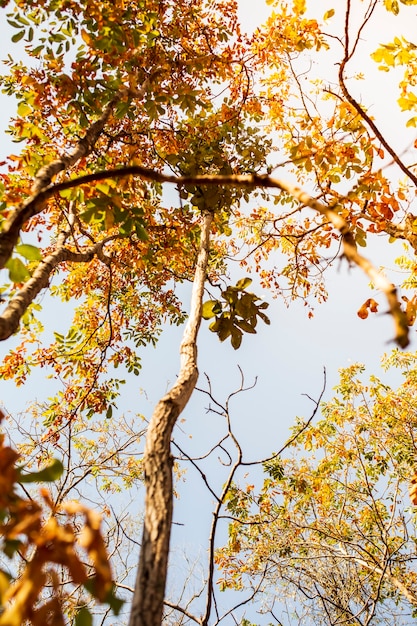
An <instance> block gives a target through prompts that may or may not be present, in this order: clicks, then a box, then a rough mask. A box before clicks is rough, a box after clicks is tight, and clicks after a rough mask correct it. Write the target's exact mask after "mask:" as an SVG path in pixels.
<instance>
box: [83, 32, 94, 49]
mask: <svg viewBox="0 0 417 626" xmlns="http://www.w3.org/2000/svg"><path fill="white" fill-rule="evenodd" d="M81 37H82V38H83V41H84V42H85V43H86V44H87V46H90V45H91V41H92V40H91V37H90V35H89V34H88V33H87V31H85V30H84V29H82V30H81Z"/></svg>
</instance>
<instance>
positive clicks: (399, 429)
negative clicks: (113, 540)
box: [217, 351, 417, 624]
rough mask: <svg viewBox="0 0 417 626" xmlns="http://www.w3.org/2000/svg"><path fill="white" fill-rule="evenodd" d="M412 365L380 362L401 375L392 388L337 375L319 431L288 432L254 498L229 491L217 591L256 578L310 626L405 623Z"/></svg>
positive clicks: (307, 427)
mask: <svg viewBox="0 0 417 626" xmlns="http://www.w3.org/2000/svg"><path fill="white" fill-rule="evenodd" d="M415 359H416V356H415V354H413V353H400V352H399V351H394V353H393V354H392V355H390V356H389V357H387V358H386V359H385V363H384V366H385V368H386V369H389V368H393V367H396V368H401V370H402V373H403V375H404V381H403V383H402V384H401V385H400V386H399V387H398V388H397V389H392V388H391V387H389V386H388V385H386V384H384V383H383V382H382V381H381V380H379V379H378V378H376V377H375V376H371V377H370V380H369V382H366V383H365V382H363V381H362V380H361V378H360V375H361V374H362V373H363V370H364V368H363V366H361V365H352V366H351V367H349V368H347V369H344V370H341V372H340V384H339V385H338V387H337V388H336V392H337V395H336V396H335V397H334V398H333V399H332V400H331V401H329V402H325V403H323V406H322V418H321V420H320V421H318V422H317V423H315V424H314V423H312V422H311V421H310V423H304V424H303V432H300V426H301V425H300V424H299V425H297V426H296V427H295V428H296V429H297V433H298V435H297V438H296V439H293V441H292V443H291V444H290V445H292V446H293V448H294V449H293V453H292V454H291V455H290V456H287V458H283V457H282V456H280V457H277V456H275V457H272V458H271V459H269V460H268V461H266V462H265V463H264V467H265V470H266V472H267V474H268V477H267V478H266V479H265V481H264V485H263V488H262V489H261V490H260V492H259V493H255V491H254V489H252V490H251V491H247V490H246V491H245V490H243V489H239V488H238V487H237V485H235V486H234V487H233V488H232V489H231V491H230V493H229V502H228V508H229V511H230V514H231V515H232V517H233V518H234V520H233V522H232V523H231V527H230V530H229V533H230V540H229V544H228V546H227V547H225V548H224V549H223V550H221V551H219V552H218V554H217V559H218V561H219V562H220V563H221V564H222V567H223V569H224V575H225V578H224V583H223V584H225V585H238V586H244V585H245V580H248V579H249V580H250V581H251V584H253V580H254V579H255V578H256V577H258V576H262V580H263V583H264V589H266V588H267V587H270V588H271V589H274V596H275V595H276V594H277V591H276V588H277V587H278V589H280V591H279V595H281V594H283V595H284V597H287V598H289V599H290V602H291V603H292V602H294V601H295V603H296V605H298V606H299V607H300V605H301V606H303V607H304V608H305V611H306V614H307V615H309V616H310V619H312V620H313V621H314V623H315V624H342V623H348V624H385V623H390V624H392V623H398V624H401V623H406V622H404V621H403V620H404V619H407V618H408V620H409V619H410V618H411V617H414V616H415V610H416V606H417V593H416V569H415V543H416V516H415V510H414V509H413V507H410V506H409V502H408V494H407V491H408V488H409V486H410V484H411V483H412V482H414V480H413V475H414V474H415V451H416V447H415V415H416V411H415V383H416V380H415ZM287 450H288V449H287ZM413 500H414V498H413ZM271 597H273V596H272V594H271ZM271 602H272V604H273V601H271ZM407 623H409V621H407Z"/></svg>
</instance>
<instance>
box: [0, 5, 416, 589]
mask: <svg viewBox="0 0 417 626" xmlns="http://www.w3.org/2000/svg"><path fill="white" fill-rule="evenodd" d="M333 4H334V5H338V4H339V3H336V2H334V3H333ZM340 4H342V3H340ZM361 4H362V3H361ZM318 5H319V6H320V14H321V15H323V14H324V13H325V12H326V11H327V10H328V9H329V8H331V7H332V3H331V2H327V1H320V2H318ZM335 8H336V15H335V18H334V20H335V23H336V24H337V20H341V19H342V13H341V12H340V14H339V12H338V6H336V7H335ZM239 11H240V15H241V19H242V23H243V25H244V26H245V27H246V28H247V29H248V30H251V29H253V28H254V26H255V24H257V23H261V22H262V21H263V19H265V18H266V17H267V16H268V14H269V12H270V7H268V6H266V4H264V3H263V2H262V1H261V0H239ZM410 13H411V14H412V16H413V18H415V17H416V14H417V10H415V9H412V11H411V12H410V11H408V12H407V14H406V13H405V11H404V17H402V16H401V15H400V16H399V17H398V18H393V16H390V15H388V14H386V13H384V12H381V14H380V15H381V17H380V19H379V21H378V29H377V30H375V28H372V27H371V30H370V31H365V33H364V35H363V38H364V41H363V49H365V44H366V46H367V48H368V49H369V42H372V44H375V45H374V47H376V46H377V45H378V43H380V42H381V41H383V40H386V39H387V38H388V39H389V38H390V37H391V33H390V31H391V30H392V28H391V27H392V26H393V25H394V27H395V30H396V32H400V33H401V34H404V36H406V37H410V38H412V37H413V34H414V30H415V28H414V27H415V23H416V22H415V21H414V22H413V21H412V20H410ZM2 20H4V15H0V35H2V37H3V35H4V34H5V33H7V28H6V27H5V23H4V21H2ZM394 20H396V21H395V23H394ZM3 56H4V53H3ZM323 68H325V70H324V71H328V73H329V74H328V75H329V80H330V79H331V77H332V76H333V75H334V72H335V71H336V69H337V68H335V61H334V58H331V57H330V56H329V55H327V57H326V56H325V55H318V56H317V55H315V56H314V60H313V70H312V72H313V73H314V72H317V73H318V74H319V73H320V74H323ZM359 69H360V70H361V71H365V72H366V74H367V78H366V80H364V81H362V83H361V84H360V86H359V87H358V89H359V90H360V91H359V92H358V97H360V98H363V100H364V101H365V102H366V103H367V105H368V106H369V107H370V111H371V112H372V114H373V115H374V116H375V118H376V119H377V120H382V123H383V130H384V133H385V134H386V135H387V137H388V138H389V140H391V141H392V142H393V145H394V146H395V147H397V148H398V149H400V150H402V149H408V147H409V146H408V145H407V141H408V140H409V134H408V135H407V139H405V132H404V133H403V129H404V128H405V127H404V124H405V121H406V118H405V117H404V115H402V114H401V113H399V112H398V108H397V106H396V104H395V95H394V94H392V93H391V91H390V90H391V89H392V80H393V79H392V76H390V75H386V74H384V73H382V72H378V71H377V70H376V69H375V68H374V66H373V65H372V63H371V62H370V60H369V58H368V57H367V56H362V51H361V50H360V51H359V54H358V61H357V62H355V63H352V71H358V70H359ZM0 108H1V111H2V115H1V117H0V132H1V131H2V130H3V129H4V127H5V124H6V120H7V117H8V116H9V115H11V114H12V113H13V110H12V107H10V103H9V102H7V99H5V97H4V96H2V97H1V99H0ZM1 136H2V140H1V142H0V161H1V160H2V159H3V157H4V156H5V155H6V154H7V153H8V151H9V150H10V142H9V141H8V140H7V139H6V140H5V139H4V135H3V134H2V135H1ZM16 149H17V148H16V146H15V145H13V150H16ZM401 250H402V248H401V244H398V243H397V244H393V245H392V246H391V247H388V246H387V243H386V240H385V239H384V240H383V239H382V238H374V240H373V241H371V242H370V243H369V245H368V247H367V248H366V250H365V251H364V254H365V255H367V256H368V257H369V258H371V259H372V261H373V263H374V264H375V265H377V266H384V267H386V268H388V269H387V273H388V275H389V276H390V277H391V279H392V280H393V281H394V282H395V283H398V282H400V280H401V276H400V274H399V273H398V271H397V270H396V269H395V266H394V258H395V256H397V255H398V254H399V253H400V252H401ZM243 275H244V273H243V272H242V271H241V270H239V269H233V277H235V278H236V279H238V278H241V277H242V276H243ZM327 286H328V291H329V300H328V301H327V302H326V303H324V304H320V305H317V306H316V307H315V310H314V317H313V318H312V319H308V317H307V310H306V308H305V307H304V306H303V305H302V304H301V303H297V302H295V303H293V304H292V305H291V306H290V308H287V306H286V305H285V304H284V303H283V302H282V301H278V300H273V299H271V296H270V294H267V293H265V294H264V297H265V299H266V300H267V301H268V302H269V303H270V307H269V309H268V311H267V314H268V316H269V317H270V319H271V325H270V326H267V325H264V324H263V323H262V322H260V323H259V328H258V333H257V335H254V336H249V335H248V336H245V337H244V340H243V344H242V347H241V349H240V350H239V351H237V352H235V351H234V350H233V349H232V348H231V346H230V343H228V342H226V343H220V342H219V341H218V340H217V337H216V336H215V335H214V334H212V333H210V331H209V330H208V324H207V323H205V322H203V324H202V328H201V331H200V336H199V342H198V343H199V348H198V349H199V371H200V380H199V383H198V385H199V386H201V387H204V388H207V383H206V380H205V375H206V374H207V376H208V377H209V378H210V381H211V382H212V385H213V390H214V396H215V397H216V398H218V399H219V400H220V401H224V400H225V398H226V397H227V395H228V394H229V393H230V392H231V391H233V390H234V389H237V388H238V387H239V385H240V371H241V372H243V373H244V377H245V381H246V383H247V384H248V385H251V384H253V382H254V381H255V379H256V380H257V383H256V386H255V388H254V389H252V390H251V391H247V392H245V393H244V394H241V395H238V396H237V397H236V398H235V399H234V401H233V402H232V403H231V407H232V423H233V427H234V429H235V433H236V434H237V437H238V439H239V440H240V441H241V442H242V446H243V449H244V455H245V459H246V460H248V461H252V460H256V459H259V458H264V457H267V456H269V455H270V454H271V453H272V452H273V451H276V450H278V449H279V448H280V447H281V446H282V445H283V444H284V442H285V441H286V440H287V439H288V437H289V428H290V427H291V425H293V424H294V421H295V418H296V417H297V416H300V417H301V416H304V417H306V418H308V417H309V416H310V414H311V412H312V410H313V408H314V404H313V402H312V401H311V399H309V398H308V397H307V396H306V394H307V395H308V396H310V397H311V398H313V399H317V398H318V397H319V395H320V392H321V390H322V387H323V371H324V369H325V370H326V375H327V386H326V392H325V397H326V398H330V397H331V394H332V387H333V386H334V385H335V384H336V383H337V380H338V368H340V367H345V366H347V365H350V364H352V363H355V362H362V363H364V364H365V365H366V366H367V370H368V372H369V373H377V374H380V375H381V376H383V377H384V380H386V381H387V382H388V383H390V384H395V383H396V382H397V381H398V380H399V377H398V375H397V374H395V373H391V374H389V375H388V374H382V373H381V371H380V369H379V362H380V358H381V356H382V355H383V354H384V353H385V352H389V351H390V350H391V349H392V348H393V347H394V346H393V343H392V342H391V341H390V340H391V338H392V336H393V327H392V321H391V319H390V317H389V316H388V315H386V314H384V302H383V299H382V298H379V300H380V301H381V303H382V306H381V311H382V312H381V313H380V314H377V315H372V316H370V317H369V318H368V319H366V320H361V319H359V317H358V316H357V310H358V309H359V307H360V306H361V304H362V303H363V302H364V301H365V300H366V299H367V298H369V297H373V293H372V290H370V287H369V282H368V280H367V278H366V276H364V275H363V274H362V273H361V271H360V270H359V269H357V268H349V267H348V266H347V263H346V262H345V261H344V260H338V261H336V262H335V263H334V266H333V268H332V269H331V270H330V271H329V273H328V276H327ZM189 292H190V289H189V287H188V286H184V287H182V288H181V293H183V294H184V302H185V306H186V307H187V306H188V304H187V303H188V296H189ZM48 310H49V313H48V316H51V317H53V322H54V323H57V324H61V326H64V325H65V321H66V320H65V315H66V313H65V312H64V311H63V310H62V309H61V308H57V309H53V308H49V307H48ZM55 329H56V330H58V331H59V330H60V329H59V328H57V327H55ZM181 333H182V328H172V327H171V328H166V329H165V330H164V333H163V335H162V337H161V339H160V341H159V343H158V345H157V347H156V348H155V349H153V348H147V350H146V352H145V353H144V355H143V369H142V373H141V374H140V376H139V377H138V378H131V379H129V380H128V383H127V386H126V393H125V397H124V399H123V400H122V401H121V403H120V405H119V409H118V410H119V412H120V413H121V412H124V411H126V412H133V413H142V414H144V415H146V416H148V417H149V416H150V415H151V412H152V410H153V407H154V406H155V404H156V402H157V401H158V399H159V398H160V397H161V395H163V394H164V393H165V392H166V390H167V389H168V388H169V386H170V385H171V384H172V383H173V382H174V380H175V377H176V374H177V372H178V367H179V356H178V348H179V343H180V340H181ZM411 340H412V345H411V349H415V347H416V341H415V330H414V329H412V330H411ZM10 345H11V344H10V343H7V344H3V345H0V356H1V355H2V354H5V353H6V352H7V351H8V349H9V347H10ZM239 368H240V369H239ZM48 384H49V383H47V382H46V381H44V379H43V378H42V373H41V372H39V373H37V374H36V375H35V377H34V382H33V383H31V384H28V385H27V386H26V385H25V387H23V388H21V389H19V391H18V392H16V390H15V389H14V387H13V385H12V384H11V383H5V382H2V383H1V395H0V400H2V401H3V402H4V405H5V406H6V408H7V409H8V411H10V412H13V413H15V412H19V411H24V408H25V405H26V403H27V402H29V401H33V399H34V394H40V396H44V395H45V393H46V391H47V389H48ZM208 404H209V401H208V398H207V396H205V395H204V394H201V393H198V392H197V393H196V394H194V396H193V397H192V399H191V401H190V403H189V405H188V407H187V409H186V411H185V413H184V415H183V418H184V421H183V420H181V423H180V424H179V425H178V427H177V430H176V436H177V437H178V440H179V441H181V444H183V445H186V446H187V449H188V450H189V451H190V454H191V453H192V454H196V455H198V454H203V453H204V452H205V451H207V450H208V449H209V448H210V446H211V445H212V444H213V443H214V442H215V441H216V440H217V438H218V436H219V433H221V432H222V428H223V425H222V418H221V417H219V416H216V415H213V414H211V413H207V411H206V408H207V406H208ZM214 457H215V458H214V459H213V460H212V461H210V463H208V464H207V467H208V469H209V470H210V472H211V480H212V482H213V484H214V485H216V490H219V489H220V488H221V485H222V482H223V481H224V478H225V475H226V474H227V471H228V468H227V467H226V466H225V465H224V464H222V462H223V463H224V461H225V458H221V461H222V462H219V461H218V460H217V453H216V454H215V455H214ZM258 479H259V476H258ZM177 488H178V493H179V498H178V500H177V502H176V508H175V521H176V522H177V525H176V526H175V527H174V535H173V542H172V550H173V554H174V555H177V556H176V557H175V559H174V563H175V565H176V566H177V564H178V567H179V568H180V569H181V566H180V565H179V560H178V561H177V560H176V559H179V558H180V557H179V556H178V555H180V554H181V552H182V551H183V550H184V551H186V552H187V553H188V554H191V555H200V559H201V561H204V558H205V556H204V555H205V550H206V544H205V540H206V537H207V529H208V526H209V523H210V509H211V506H212V498H211V497H207V494H206V493H205V492H204V489H203V488H202V486H201V482H199V481H198V479H197V476H196V475H195V473H194V472H193V470H192V469H188V470H187V475H186V476H185V480H181V481H180V482H179V483H178V486H177ZM190 519H191V520H192V523H191V524H190V523H189V521H190ZM182 524H184V525H182ZM175 571H176V570H175ZM170 584H173V585H174V581H171V583H170ZM174 586H175V585H174Z"/></svg>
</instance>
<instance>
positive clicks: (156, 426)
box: [129, 212, 212, 626]
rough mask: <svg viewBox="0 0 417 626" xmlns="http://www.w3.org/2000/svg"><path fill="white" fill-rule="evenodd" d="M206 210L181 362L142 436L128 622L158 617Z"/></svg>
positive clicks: (190, 379) (153, 623)
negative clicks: (141, 503)
mask: <svg viewBox="0 0 417 626" xmlns="http://www.w3.org/2000/svg"><path fill="white" fill-rule="evenodd" d="M211 222H212V214H211V213H208V212H207V213H205V214H204V216H203V224H202V228H201V241H200V250H199V254H198V259H197V266H196V270H195V276H194V282H193V290H192V296H191V307H190V316H189V319H188V322H187V325H186V327H185V330H184V335H183V339H182V342H181V347H180V357H181V366H180V372H179V375H178V379H177V381H176V383H175V384H174V385H173V387H172V388H171V390H170V391H169V392H168V393H167V394H166V395H165V396H164V397H163V398H161V400H160V401H159V402H158V404H157V405H156V407H155V410H154V413H153V415H152V418H151V421H150V423H149V427H148V432H147V436H146V445H145V454H144V458H143V467H144V475H145V488H146V495H145V520H144V526H143V537H142V546H141V552H140V557H139V566H138V572H137V577H136V585H135V592H134V595H133V604H132V609H131V614H130V620H129V626H159V625H160V624H161V621H162V612H163V602H164V595H165V583H166V577H167V567H168V552H169V540H170V535H171V522H172V509H173V480H172V456H171V434H172V429H173V428H174V425H175V422H176V421H177V418H178V416H179V415H180V414H181V413H182V411H183V409H184V407H185V405H186V404H187V402H188V400H189V398H190V396H191V394H192V392H193V391H194V388H195V385H196V382H197V378H198V370H197V335H198V330H199V327H200V322H201V308H202V299H203V293H204V283H205V280H206V274H207V264H208V253H209V242H210V226H211Z"/></svg>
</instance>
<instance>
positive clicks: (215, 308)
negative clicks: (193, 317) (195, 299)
mask: <svg viewBox="0 0 417 626" xmlns="http://www.w3.org/2000/svg"><path fill="white" fill-rule="evenodd" d="M221 311H222V305H221V304H220V302H219V301H218V300H207V302H204V304H203V308H202V313H201V315H202V317H203V319H205V320H209V319H210V318H212V317H214V316H215V315H217V314H218V313H221Z"/></svg>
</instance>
